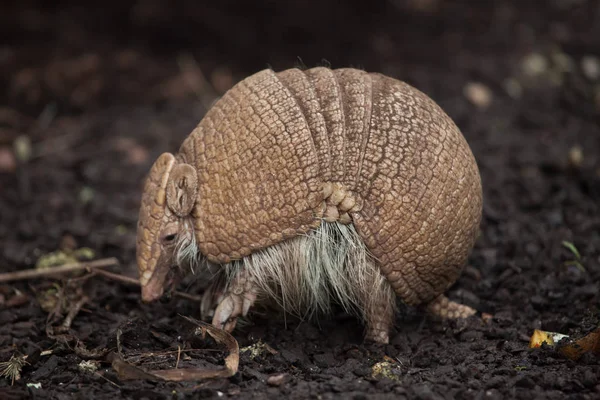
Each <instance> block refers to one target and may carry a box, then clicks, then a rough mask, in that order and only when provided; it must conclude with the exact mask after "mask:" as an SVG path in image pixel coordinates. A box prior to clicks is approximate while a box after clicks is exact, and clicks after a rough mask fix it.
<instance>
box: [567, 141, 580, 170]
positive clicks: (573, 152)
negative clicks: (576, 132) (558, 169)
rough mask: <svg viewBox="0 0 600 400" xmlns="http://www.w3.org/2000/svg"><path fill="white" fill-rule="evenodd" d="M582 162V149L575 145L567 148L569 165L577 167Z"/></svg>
mask: <svg viewBox="0 0 600 400" xmlns="http://www.w3.org/2000/svg"><path fill="white" fill-rule="evenodd" d="M582 164H583V149H582V148H581V146H579V145H575V146H573V147H571V148H570V149H569V165H571V166H572V167H574V168H579V167H581V165H582Z"/></svg>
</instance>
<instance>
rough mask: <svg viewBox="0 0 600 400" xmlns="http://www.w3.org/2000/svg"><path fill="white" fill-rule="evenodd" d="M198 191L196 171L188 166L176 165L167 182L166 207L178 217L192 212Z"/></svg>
mask: <svg viewBox="0 0 600 400" xmlns="http://www.w3.org/2000/svg"><path fill="white" fill-rule="evenodd" d="M197 191H198V176H197V174H196V170H195V169H194V167H192V166H191V165H189V164H177V165H175V166H174V167H173V169H172V170H171V174H170V176H169V180H168V182H167V205H168V206H169V208H170V209H171V211H173V213H174V214H175V215H177V216H179V217H185V216H186V215H188V214H189V213H191V212H192V208H193V207H194V203H195V202H196V194H197Z"/></svg>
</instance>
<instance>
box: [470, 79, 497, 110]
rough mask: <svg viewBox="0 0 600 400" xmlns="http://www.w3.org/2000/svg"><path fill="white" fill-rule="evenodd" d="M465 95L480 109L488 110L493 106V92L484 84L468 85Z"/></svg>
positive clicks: (471, 83) (474, 83)
mask: <svg viewBox="0 0 600 400" xmlns="http://www.w3.org/2000/svg"><path fill="white" fill-rule="evenodd" d="M463 93H464V95H465V97H466V98H467V99H468V100H469V101H470V102H471V103H473V105H475V106H476V107H478V108H480V109H486V108H488V107H489V106H490V104H492V91H491V90H490V89H489V88H488V87H487V86H485V85H484V84H482V83H477V82H469V83H467V85H466V86H465V88H464V91H463Z"/></svg>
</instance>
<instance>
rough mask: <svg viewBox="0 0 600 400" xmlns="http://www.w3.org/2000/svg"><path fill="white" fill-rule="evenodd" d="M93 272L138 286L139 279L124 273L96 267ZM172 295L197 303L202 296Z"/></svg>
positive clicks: (180, 293)
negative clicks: (120, 273)
mask: <svg viewBox="0 0 600 400" xmlns="http://www.w3.org/2000/svg"><path fill="white" fill-rule="evenodd" d="M94 273H95V274H97V275H102V276H104V277H106V278H108V279H112V280H114V281H118V282H122V283H127V284H130V285H136V286H140V281H139V280H137V279H135V278H131V277H129V276H125V275H119V274H115V273H113V272H109V271H104V270H101V269H98V270H96V271H94ZM173 296H177V297H179V298H182V299H187V300H191V301H194V302H197V303H201V302H202V297H201V296H194V295H193V294H188V293H184V292H179V291H174V292H173Z"/></svg>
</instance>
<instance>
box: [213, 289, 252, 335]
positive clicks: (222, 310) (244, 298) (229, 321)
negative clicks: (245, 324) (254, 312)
mask: <svg viewBox="0 0 600 400" xmlns="http://www.w3.org/2000/svg"><path fill="white" fill-rule="evenodd" d="M255 300H256V293H255V292H254V291H249V292H246V293H242V294H234V293H229V294H228V295H227V296H225V297H224V298H223V299H222V300H221V302H220V303H219V305H218V306H217V309H216V310H215V313H214V316H213V320H212V324H213V325H214V326H215V327H217V328H219V329H224V330H226V331H227V332H231V331H233V329H234V328H235V325H236V323H237V319H238V317H240V316H244V317H245V316H246V315H247V314H248V311H250V307H252V305H253V304H254V301H255Z"/></svg>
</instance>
